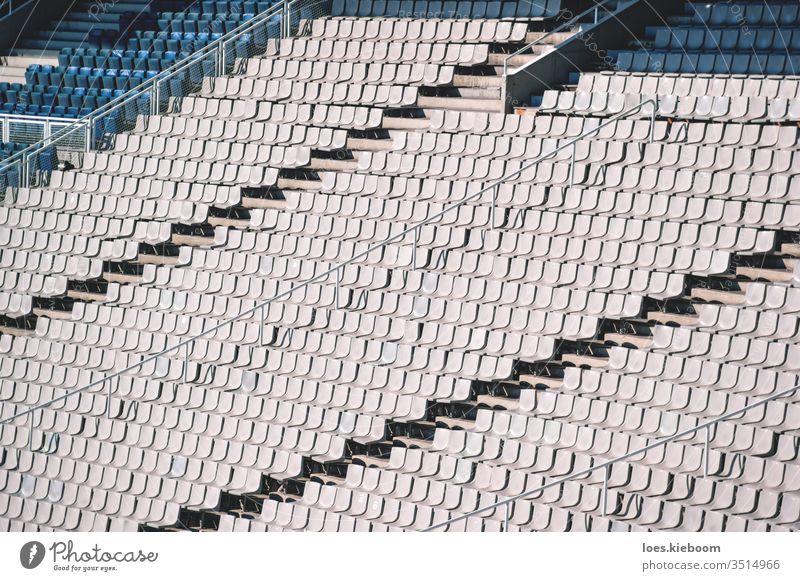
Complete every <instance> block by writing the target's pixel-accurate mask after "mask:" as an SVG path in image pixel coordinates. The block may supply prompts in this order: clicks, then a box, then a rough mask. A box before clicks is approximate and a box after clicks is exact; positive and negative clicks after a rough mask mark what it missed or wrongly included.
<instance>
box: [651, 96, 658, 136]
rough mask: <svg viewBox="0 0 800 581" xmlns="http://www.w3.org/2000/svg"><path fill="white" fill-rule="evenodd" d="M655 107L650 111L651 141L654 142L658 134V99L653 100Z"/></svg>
mask: <svg viewBox="0 0 800 581" xmlns="http://www.w3.org/2000/svg"><path fill="white" fill-rule="evenodd" d="M652 105H653V108H652V110H651V111H650V143H653V140H654V139H655V135H656V108H657V107H658V101H656V100H653V103H652Z"/></svg>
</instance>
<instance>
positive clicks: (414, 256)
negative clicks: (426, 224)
mask: <svg viewBox="0 0 800 581" xmlns="http://www.w3.org/2000/svg"><path fill="white" fill-rule="evenodd" d="M413 233H414V238H413V243H412V246H411V270H412V271H416V270H417V235H418V233H419V231H418V230H417V229H416V228H414V230H413Z"/></svg>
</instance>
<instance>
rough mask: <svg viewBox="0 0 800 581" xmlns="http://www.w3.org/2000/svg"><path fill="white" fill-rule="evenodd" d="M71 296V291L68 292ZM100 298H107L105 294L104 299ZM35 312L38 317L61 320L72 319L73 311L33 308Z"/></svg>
mask: <svg viewBox="0 0 800 581" xmlns="http://www.w3.org/2000/svg"><path fill="white" fill-rule="evenodd" d="M67 296H69V293H67ZM98 300H106V297H105V296H104V297H103V298H102V299H98ZM33 314H34V315H36V316H37V317H47V318H49V319H61V320H64V321H66V320H70V319H72V313H71V312H70V311H51V310H50V309H37V308H34V309H33Z"/></svg>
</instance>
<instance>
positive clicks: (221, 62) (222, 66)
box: [217, 41, 228, 77]
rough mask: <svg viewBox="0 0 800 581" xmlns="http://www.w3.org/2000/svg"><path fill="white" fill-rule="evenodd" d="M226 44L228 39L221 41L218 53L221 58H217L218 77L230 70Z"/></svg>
mask: <svg viewBox="0 0 800 581" xmlns="http://www.w3.org/2000/svg"><path fill="white" fill-rule="evenodd" d="M226 44H227V41H222V42H221V43H219V54H218V55H217V56H218V57H219V58H217V76H218V77H221V76H223V75H224V74H225V72H226V71H227V70H228V66H227V61H226V55H225V52H226V51H225V45H226Z"/></svg>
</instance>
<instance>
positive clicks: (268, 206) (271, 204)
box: [242, 196, 286, 210]
mask: <svg viewBox="0 0 800 581" xmlns="http://www.w3.org/2000/svg"><path fill="white" fill-rule="evenodd" d="M242 207H243V208H248V209H254V208H258V209H262V210H284V209H286V200H271V199H269V198H251V197H248V196H242Z"/></svg>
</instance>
